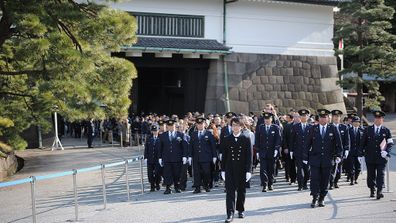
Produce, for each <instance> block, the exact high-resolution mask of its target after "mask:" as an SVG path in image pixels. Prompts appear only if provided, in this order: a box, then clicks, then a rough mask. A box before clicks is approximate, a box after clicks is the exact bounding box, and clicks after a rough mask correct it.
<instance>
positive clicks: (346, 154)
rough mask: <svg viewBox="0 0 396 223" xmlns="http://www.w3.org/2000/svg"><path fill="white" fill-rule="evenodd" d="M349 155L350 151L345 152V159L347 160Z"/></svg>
mask: <svg viewBox="0 0 396 223" xmlns="http://www.w3.org/2000/svg"><path fill="white" fill-rule="evenodd" d="M348 155H349V150H345V152H344V159H347V158H348Z"/></svg>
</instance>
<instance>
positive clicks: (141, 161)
mask: <svg viewBox="0 0 396 223" xmlns="http://www.w3.org/2000/svg"><path fill="white" fill-rule="evenodd" d="M139 159H140V162H139V163H140V184H141V186H142V194H144V183H143V159H142V158H139Z"/></svg>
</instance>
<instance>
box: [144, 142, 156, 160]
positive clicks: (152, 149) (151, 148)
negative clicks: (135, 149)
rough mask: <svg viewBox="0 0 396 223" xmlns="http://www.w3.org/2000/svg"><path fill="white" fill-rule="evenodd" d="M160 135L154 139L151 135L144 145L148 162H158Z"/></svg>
mask: <svg viewBox="0 0 396 223" xmlns="http://www.w3.org/2000/svg"><path fill="white" fill-rule="evenodd" d="M158 144H159V136H158V137H157V138H156V139H154V137H153V136H150V137H149V138H148V139H147V141H146V143H145V145H144V158H145V159H147V163H149V164H154V163H158V149H159V146H158Z"/></svg>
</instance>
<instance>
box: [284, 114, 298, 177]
mask: <svg viewBox="0 0 396 223" xmlns="http://www.w3.org/2000/svg"><path fill="white" fill-rule="evenodd" d="M286 120H287V123H286V124H284V125H283V126H284V128H283V134H282V152H283V153H282V157H283V160H284V161H285V177H286V181H287V182H289V180H290V185H291V184H293V183H295V182H296V176H297V175H296V164H295V162H294V160H293V159H291V157H290V150H291V149H290V146H291V144H290V142H291V131H292V128H293V125H294V124H295V122H294V115H293V113H290V114H288V115H286Z"/></svg>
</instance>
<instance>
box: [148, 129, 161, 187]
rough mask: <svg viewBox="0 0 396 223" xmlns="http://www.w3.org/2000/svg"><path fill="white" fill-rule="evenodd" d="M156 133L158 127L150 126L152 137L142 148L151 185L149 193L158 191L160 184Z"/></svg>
mask: <svg viewBox="0 0 396 223" xmlns="http://www.w3.org/2000/svg"><path fill="white" fill-rule="evenodd" d="M158 132H159V131H158V126H156V125H153V126H151V133H152V135H151V136H150V137H149V138H148V139H147V140H146V143H145V146H144V160H145V162H146V163H147V175H148V180H149V182H150V185H151V189H150V191H151V192H153V191H155V189H157V190H159V189H160V182H161V175H160V169H161V167H160V165H159V163H158V149H159V146H158V145H159V138H158Z"/></svg>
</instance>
